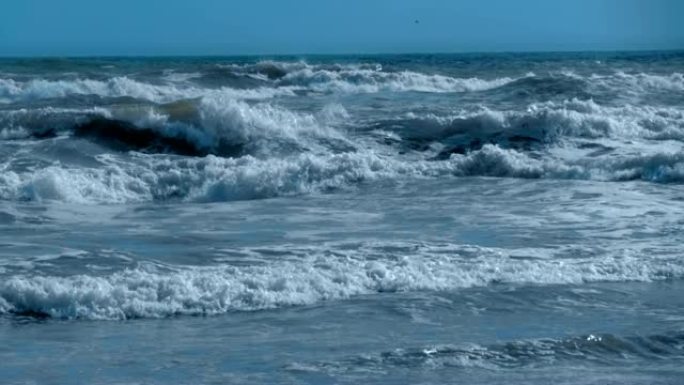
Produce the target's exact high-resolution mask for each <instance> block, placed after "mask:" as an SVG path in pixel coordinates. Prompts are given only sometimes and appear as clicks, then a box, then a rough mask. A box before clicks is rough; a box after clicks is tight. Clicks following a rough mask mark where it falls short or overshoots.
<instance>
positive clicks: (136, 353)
mask: <svg viewBox="0 0 684 385" xmlns="http://www.w3.org/2000/svg"><path fill="white" fill-rule="evenodd" d="M683 64H684V56H682V55H681V54H680V53H672V52H670V53H630V54H619V53H616V54H591V53H586V54H544V55H542V54H534V55H433V56H425V55H423V56H379V57H309V58H277V59H276V60H272V61H258V60H256V59H252V58H183V59H172V58H170V59H78V60H72V59H64V60H61V59H60V60H57V59H54V60H52V59H51V60H23V59H22V60H10V59H3V60H2V61H0V138H1V139H2V146H0V161H2V163H1V165H0V198H1V199H2V200H0V229H1V231H0V340H1V341H3V344H1V346H0V362H2V365H1V366H0V374H2V377H3V382H4V383H10V384H15V383H16V384H24V383H55V384H63V383H103V384H121V383H153V384H167V383H179V384H186V383H240V384H243V383H255V384H256V383H295V384H296V383H316V384H320V383H330V384H334V383H348V384H352V383H444V382H454V381H456V382H459V383H460V382H463V383H493V382H494V383H498V382H502V381H508V382H513V383H540V384H542V383H549V382H552V381H553V382H556V383H561V384H577V383H583V384H643V383H652V384H677V383H679V382H680V381H681V378H683V377H684V370H682V369H681V368H682V367H684V311H683V310H682V309H684V306H683V305H684V302H682V301H684V299H682V296H681V295H680V294H681V292H682V289H683V287H682V282H684V281H682V277H684V259H682V251H683V248H682V246H681V245H682V243H683V241H684V231H683V230H684V219H682V218H684V192H682V189H681V182H682V181H684V155H683V154H684V153H683V152H682V138H684V112H683V111H684V110H683V109H682V108H683V107H684V80H683V78H682V74H681V73H682V69H683V68H684V67H683Z"/></svg>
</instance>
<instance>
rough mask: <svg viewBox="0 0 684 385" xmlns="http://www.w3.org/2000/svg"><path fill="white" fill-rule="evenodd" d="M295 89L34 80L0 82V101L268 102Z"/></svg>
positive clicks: (117, 80) (121, 79) (116, 79)
mask: <svg viewBox="0 0 684 385" xmlns="http://www.w3.org/2000/svg"><path fill="white" fill-rule="evenodd" d="M295 89H296V88H293V87H280V88H269V87H260V88H253V89H244V90H242V89H233V88H229V87H222V88H218V89H206V88H198V87H195V86H190V85H185V86H184V85H181V84H165V85H157V84H149V83H144V82H139V81H136V80H133V79H130V78H128V77H125V76H122V77H114V78H111V79H108V80H106V81H101V80H92V79H76V80H45V79H33V80H30V81H27V82H18V81H15V80H12V79H0V98H1V100H3V101H4V102H14V101H25V100H37V99H49V98H63V97H67V96H69V95H98V96H102V97H124V96H128V97H132V98H136V99H144V100H149V101H153V102H158V103H168V102H172V101H176V100H182V99H192V98H198V97H203V96H212V95H217V96H224V97H231V98H235V99H270V98H273V97H275V96H281V95H294V93H293V92H294V90H295Z"/></svg>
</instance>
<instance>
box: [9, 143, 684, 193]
mask: <svg viewBox="0 0 684 385" xmlns="http://www.w3.org/2000/svg"><path fill="white" fill-rule="evenodd" d="M95 160H96V162H97V164H98V167H96V168H95V167H82V166H70V165H67V164H59V163H58V164H47V165H43V166H41V167H38V168H29V169H27V170H22V171H19V170H16V171H13V170H11V169H9V167H8V166H5V170H4V171H3V172H2V173H1V174H0V199H4V200H15V201H16V200H19V201H45V200H47V201H52V200H54V201H63V202H77V203H104V204H117V203H132V202H150V201H195V202H215V201H233V200H245V199H247V200H251V199H263V198H271V197H278V196H293V195H301V194H311V193H326V192H333V191H339V190H348V189H353V188H355V187H356V186H359V185H360V184H361V183H364V182H365V183H368V182H377V181H399V180H407V179H421V178H449V177H462V176H495V177H512V178H533V179H536V178H548V179H590V180H599V181H625V180H643V181H649V182H656V183H684V153H682V152H655V153H652V154H648V153H644V154H639V155H631V156H628V155H624V156H620V157H613V156H609V157H587V158H580V159H577V160H571V159H565V160H563V159H562V158H558V157H554V156H551V155H547V156H545V157H543V158H540V157H536V156H534V154H526V153H524V152H519V151H516V150H514V149H505V148H502V147H499V146H497V145H491V144H487V145H484V146H483V147H482V148H480V149H479V150H477V151H471V152H468V153H467V154H463V155H461V154H452V155H451V156H450V157H449V158H448V159H445V160H441V161H432V160H415V159H410V158H409V159H402V158H397V157H393V156H388V155H383V154H382V153H377V152H374V151H357V152H342V153H339V154H314V153H310V152H305V153H299V154H297V155H292V156H286V157H282V158H280V157H275V158H264V159H260V158H256V157H253V156H251V155H245V156H242V157H236V158H222V157H217V156H213V155H208V156H206V157H203V158H194V157H188V158H178V157H166V156H164V157H160V156H157V155H148V154H142V153H131V154H128V155H127V156H123V155H121V156H120V155H116V154H100V155H97V156H96V157H95ZM9 164H11V162H10V163H8V165H9Z"/></svg>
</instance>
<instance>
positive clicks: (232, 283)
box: [0, 243, 684, 319]
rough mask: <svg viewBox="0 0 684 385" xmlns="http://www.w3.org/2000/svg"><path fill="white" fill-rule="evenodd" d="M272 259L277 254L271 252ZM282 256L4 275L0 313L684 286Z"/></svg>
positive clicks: (676, 273) (648, 277) (663, 265)
mask: <svg viewBox="0 0 684 385" xmlns="http://www.w3.org/2000/svg"><path fill="white" fill-rule="evenodd" d="M342 246H344V245H342ZM278 250H280V251H282V249H280V248H278V249H277V250H276V249H274V251H278ZM285 250H287V253H288V255H287V258H285V257H284V258H283V259H280V260H278V261H273V260H269V263H268V264H255V265H244V264H238V265H216V266H211V267H192V266H184V267H174V266H165V265H158V264H150V263H145V264H141V265H139V266H138V267H136V268H131V269H127V270H123V271H120V272H116V273H113V274H109V275H104V276H93V275H75V276H66V277H57V276H36V275H13V276H10V277H7V278H6V279H4V280H3V281H2V282H0V313H5V314H7V313H16V314H36V315H44V316H49V317H55V318H69V319H74V318H76V319H127V318H140V317H144V318H147V317H152V318H156V317H168V316H173V315H210V314H223V313H227V312H230V311H254V310H261V309H272V308H278V307H283V306H296V305H310V304H314V303H317V302H321V301H328V300H344V299H348V298H351V297H354V296H358V295H366V294H374V293H381V292H403V291H422V290H430V291H452V290H458V289H462V288H471V287H485V286H488V285H491V284H526V285H527V284H532V285H555V284H582V283H586V282H598V281H600V282H604V281H652V280H662V279H671V278H681V277H682V276H684V265H683V264H682V261H681V260H678V259H654V258H650V257H649V258H646V259H645V258H641V257H639V256H638V255H639V254H638V253H637V252H635V251H633V250H631V251H630V250H623V251H614V252H613V253H612V254H604V255H601V256H598V257H596V258H591V259H586V258H576V257H570V256H569V255H568V256H565V258H563V259H558V258H555V257H554V258H544V257H543V256H544V255H546V256H548V255H549V253H550V252H551V253H557V252H558V251H557V250H546V249H526V250H525V251H520V252H527V253H529V254H530V255H531V256H532V257H534V258H529V259H520V258H512V257H510V256H509V255H508V254H507V253H509V252H510V251H506V250H503V249H492V248H482V247H476V246H464V245H453V244H442V245H430V244H409V243H399V244H380V245H378V244H362V245H360V246H359V245H357V247H356V248H353V249H350V248H348V247H335V245H326V246H324V247H320V248H319V247H309V248H297V247H287V248H286V249H285ZM262 251H263V250H262ZM244 252H246V253H248V254H250V255H251V254H253V253H254V252H259V251H256V250H244ZM568 252H570V253H572V250H569V251H568ZM540 256H541V257H540Z"/></svg>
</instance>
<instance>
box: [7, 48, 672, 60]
mask: <svg viewBox="0 0 684 385" xmlns="http://www.w3.org/2000/svg"><path fill="white" fill-rule="evenodd" d="M660 52H662V53H666V52H684V47H682V48H655V49H630V48H628V49H588V50H576V49H568V50H563V49H560V50H520V51H511V50H500V51H499V50H492V51H438V52H427V51H425V52H415V51H414V52H399V51H397V52H373V53H370V52H366V53H361V52H357V53H352V52H347V53H342V52H339V53H245V54H228V53H226V54H216V53H207V54H200V53H198V54H185V53H178V54H65V55H55V54H46V55H41V54H38V55H13V54H7V55H6V54H3V53H0V59H88V58H193V57H195V58H199V57H203V58H229V57H294V56H303V57H315V56H328V57H332V56H420V55H476V54H479V55H505V54H573V53H575V54H578V53H660Z"/></svg>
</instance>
